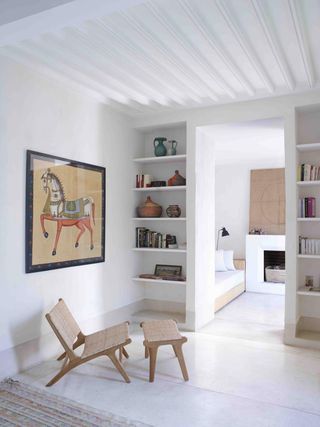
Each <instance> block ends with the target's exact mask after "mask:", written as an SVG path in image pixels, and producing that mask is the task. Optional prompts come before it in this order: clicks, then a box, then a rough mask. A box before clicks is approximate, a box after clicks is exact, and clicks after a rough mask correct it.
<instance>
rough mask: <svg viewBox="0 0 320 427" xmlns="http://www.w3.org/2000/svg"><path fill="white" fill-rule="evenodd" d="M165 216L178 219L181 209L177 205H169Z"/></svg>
mask: <svg viewBox="0 0 320 427" xmlns="http://www.w3.org/2000/svg"><path fill="white" fill-rule="evenodd" d="M166 212H167V215H168V217H169V218H179V216H180V215H181V209H180V207H179V205H169V207H168V208H167V209H166Z"/></svg>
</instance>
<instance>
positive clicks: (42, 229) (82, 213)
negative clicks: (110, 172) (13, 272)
mask: <svg viewBox="0 0 320 427" xmlns="http://www.w3.org/2000/svg"><path fill="white" fill-rule="evenodd" d="M25 257H26V272H27V273H33V272H37V271H44V270H51V269H56V268H64V267H72V266H77V265H83V264H91V263H97V262H104V260H105V168H104V167H102V166H96V165H91V164H88V163H83V162H77V161H75V160H70V159H65V158H62V157H57V156H53V155H49V154H44V153H38V152H35V151H30V150H28V151H27V169H26V247H25Z"/></svg>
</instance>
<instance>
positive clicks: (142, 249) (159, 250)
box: [132, 248, 320, 258]
mask: <svg viewBox="0 0 320 427" xmlns="http://www.w3.org/2000/svg"><path fill="white" fill-rule="evenodd" d="M132 250H133V251H138V252H140V251H141V252H142V251H144V252H176V253H181V254H185V253H186V252H187V250H186V249H160V248H132ZM319 258H320V257H319Z"/></svg>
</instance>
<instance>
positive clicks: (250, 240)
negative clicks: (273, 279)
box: [246, 234, 286, 295]
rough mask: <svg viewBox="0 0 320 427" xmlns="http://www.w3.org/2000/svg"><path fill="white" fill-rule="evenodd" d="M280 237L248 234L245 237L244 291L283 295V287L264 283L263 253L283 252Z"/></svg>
mask: <svg viewBox="0 0 320 427" xmlns="http://www.w3.org/2000/svg"><path fill="white" fill-rule="evenodd" d="M285 245H286V237H285V236H282V235H264V234H261V235H260V234H248V235H247V236H246V290H247V291H249V292H263V293H269V294H278V295H284V292H285V285H284V284H282V283H268V282H265V281H264V253H263V252H264V251H265V250H267V251H268V250H269V251H285Z"/></svg>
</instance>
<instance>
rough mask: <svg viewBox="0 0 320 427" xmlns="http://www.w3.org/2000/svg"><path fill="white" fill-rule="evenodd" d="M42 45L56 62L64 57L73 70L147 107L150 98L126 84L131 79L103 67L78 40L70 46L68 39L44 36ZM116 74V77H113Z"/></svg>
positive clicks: (120, 71) (114, 70)
mask: <svg viewBox="0 0 320 427" xmlns="http://www.w3.org/2000/svg"><path fill="white" fill-rule="evenodd" d="M42 44H43V45H44V46H46V47H47V48H48V49H54V52H55V54H56V55H57V56H58V60H59V58H60V61H62V60H63V58H64V57H66V58H67V61H68V62H69V64H72V66H73V67H74V68H76V69H79V70H81V72H84V73H85V74H86V75H89V76H90V77H91V78H94V79H95V80H96V81H97V82H101V83H102V84H103V85H104V86H105V87H111V88H113V89H114V90H116V91H118V92H119V93H121V94H125V95H126V96H128V98H129V99H132V100H134V101H137V102H139V103H140V104H146V105H148V104H149V103H150V98H149V97H148V96H147V95H145V94H143V93H141V91H140V90H137V89H136V86H135V85H134V84H131V85H128V84H127V83H130V80H131V79H130V78H129V77H128V76H124V77H123V72H122V70H121V69H118V70H117V67H115V68H116V69H113V70H111V69H110V67H108V68H107V67H105V63H102V62H101V60H100V61H99V60H97V57H96V55H95V53H94V52H92V49H91V50H90V49H88V48H86V46H85V45H84V44H83V43H81V44H80V45H79V40H78V43H77V44H73V45H71V43H70V39H67V40H65V39H58V38H57V37H54V36H51V35H46V36H43V37H42ZM51 54H52V51H50V52H49V55H51ZM71 61H72V62H71ZM117 74H118V77H115V75H117ZM121 75H122V76H121ZM121 77H122V78H121ZM161 102H162V103H166V102H165V99H164V98H162V99H161Z"/></svg>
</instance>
